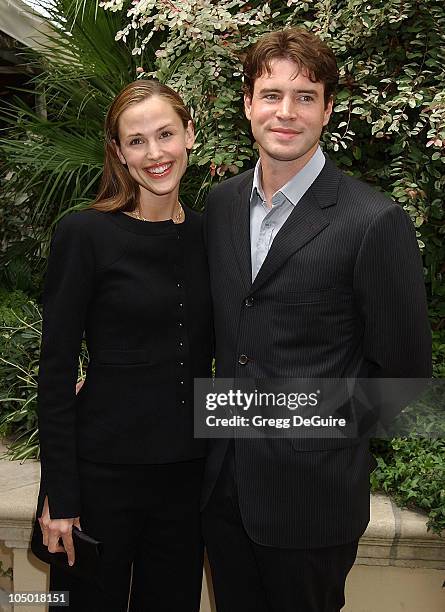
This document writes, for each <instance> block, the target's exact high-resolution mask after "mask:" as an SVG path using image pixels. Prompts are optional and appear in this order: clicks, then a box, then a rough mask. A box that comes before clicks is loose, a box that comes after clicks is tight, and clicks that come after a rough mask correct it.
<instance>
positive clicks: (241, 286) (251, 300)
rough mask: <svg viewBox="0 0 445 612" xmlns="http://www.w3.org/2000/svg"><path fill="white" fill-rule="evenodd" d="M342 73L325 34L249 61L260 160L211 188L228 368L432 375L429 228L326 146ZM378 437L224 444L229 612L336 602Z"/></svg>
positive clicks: (219, 509) (213, 554) (221, 502)
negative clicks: (323, 139)
mask: <svg viewBox="0 0 445 612" xmlns="http://www.w3.org/2000/svg"><path fill="white" fill-rule="evenodd" d="M337 80H338V70H337V65H336V60H335V57H334V55H333V53H332V51H331V50H330V49H329V48H328V47H327V46H326V45H325V44H324V43H323V42H322V41H321V40H320V39H319V38H318V37H317V36H315V35H313V34H311V33H309V32H306V31H304V30H301V29H288V30H284V31H280V32H273V33H270V34H266V35H265V36H263V37H262V38H261V39H260V40H259V41H258V42H257V43H256V44H255V45H254V46H253V47H252V48H251V49H250V51H249V52H248V54H247V57H246V60H245V65H244V89H245V95H244V103H245V113H246V116H247V118H248V119H249V120H250V122H251V128H252V133H253V136H254V138H255V140H256V142H257V144H258V149H259V155H260V157H259V161H258V163H257V165H256V167H255V169H254V170H250V171H247V172H245V173H243V174H241V175H239V176H236V177H234V178H231V179H230V180H228V181H225V182H224V183H222V184H221V185H218V186H217V187H216V188H215V189H213V191H212V192H211V194H210V196H209V198H208V204H207V210H206V234H207V242H208V251H209V265H210V273H211V284H212V294H213V303H214V316H215V334H216V368H217V370H216V375H217V377H227V378H247V377H252V378H255V379H274V378H280V377H287V378H289V377H295V378H343V377H372V378H386V377H392V378H404V377H406V378H408V377H429V376H430V375H431V346H430V345H431V339H430V331H429V327H428V321H427V310H426V302H425V290H424V284H423V275H422V267H421V261H420V255H419V252H418V247H417V242H416V238H415V232H414V229H413V226H412V224H411V221H410V219H409V218H408V216H407V215H406V214H405V212H404V211H403V210H402V208H401V207H400V206H398V205H397V204H395V203H393V202H392V201H391V200H389V199H388V198H386V197H385V196H384V195H382V194H381V193H378V192H376V191H374V190H373V189H371V188H370V187H368V186H367V185H365V184H364V183H361V182H359V181H357V180H355V179H353V178H351V177H349V176H347V175H345V174H343V173H342V172H341V171H339V170H338V169H337V168H336V167H335V165H334V164H333V163H332V162H331V161H330V160H329V159H328V158H327V157H325V156H324V155H323V153H322V152H321V150H320V147H319V139H320V135H321V132H322V130H323V128H324V126H326V125H327V124H328V121H329V118H330V116H331V113H332V106H333V96H334V90H335V86H336V84H337ZM372 469H373V463H372V459H371V455H370V453H369V449H368V444H367V442H366V441H363V440H360V439H346V438H343V439H340V438H337V439H335V438H333V439H311V440H308V439H306V440H302V439H300V440H298V439H293V440H288V439H279V440H277V439H257V440H253V439H238V438H235V439H234V440H232V441H230V442H229V440H219V441H216V442H214V443H213V444H212V448H211V452H210V456H209V459H208V466H207V476H206V485H205V490H204V502H203V503H204V509H203V529H204V537H205V540H206V545H207V551H208V556H209V560H210V564H211V568H212V575H213V586H214V590H215V596H216V602H217V609H218V612H337V611H339V610H340V609H341V608H342V606H343V605H344V584H345V579H346V576H347V574H348V572H349V570H350V569H351V567H352V565H353V563H354V560H355V557H356V551H357V544H358V539H359V537H360V536H361V535H362V533H363V532H364V530H365V528H366V526H367V524H368V521H369V473H370V471H371V470H372Z"/></svg>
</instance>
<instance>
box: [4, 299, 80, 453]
mask: <svg viewBox="0 0 445 612" xmlns="http://www.w3.org/2000/svg"><path fill="white" fill-rule="evenodd" d="M41 337H42V316H41V312H40V310H39V307H38V306H37V305H36V303H35V302H33V301H31V300H29V299H28V298H27V297H26V296H25V295H24V294H23V293H22V292H20V291H15V292H13V293H7V292H5V291H4V290H3V291H1V290H0V437H5V438H8V439H9V442H8V454H9V456H10V457H11V459H20V460H24V459H29V458H32V457H34V458H35V457H38V456H39V440H38V429H37V410H36V409H37V376H38V363H39V352H40V343H41ZM86 363H87V354H86V350H85V349H84V350H83V351H82V353H81V355H80V358H79V369H80V372H79V375H80V378H81V379H82V378H83V377H84V372H85V367H86Z"/></svg>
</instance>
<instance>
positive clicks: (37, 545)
mask: <svg viewBox="0 0 445 612" xmlns="http://www.w3.org/2000/svg"><path fill="white" fill-rule="evenodd" d="M72 535H73V544H74V552H75V560H74V565H72V566H70V565H68V557H67V555H66V553H62V552H58V553H50V552H49V551H48V547H47V546H45V545H44V544H43V534H42V530H41V529H40V524H39V521H38V520H37V519H36V521H35V523H34V529H33V532H32V537H31V550H32V552H33V553H34V554H35V556H36V557H37V558H38V559H40V560H41V561H43V562H44V563H49V564H50V565H53V566H57V567H59V568H60V569H63V570H64V571H66V572H67V573H68V574H70V575H72V576H75V577H76V578H79V579H81V580H86V581H87V582H90V583H93V584H94V585H95V586H100V583H99V575H100V573H99V568H100V555H101V549H102V544H101V543H100V542H98V541H97V540H95V539H94V538H91V537H90V536H89V535H87V534H86V533H84V532H83V531H81V530H80V529H78V528H77V527H73V532H72Z"/></svg>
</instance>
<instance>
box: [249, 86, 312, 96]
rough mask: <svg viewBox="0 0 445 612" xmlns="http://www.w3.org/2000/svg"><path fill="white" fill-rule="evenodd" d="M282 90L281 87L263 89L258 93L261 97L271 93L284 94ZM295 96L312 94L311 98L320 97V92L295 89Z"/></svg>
mask: <svg viewBox="0 0 445 612" xmlns="http://www.w3.org/2000/svg"><path fill="white" fill-rule="evenodd" d="M282 91H283V90H282V89H280V88H279V87H263V89H260V91H259V92H258V93H259V94H261V95H264V94H270V93H282ZM293 93H294V94H310V95H311V96H318V91H316V90H315V89H294V90H293Z"/></svg>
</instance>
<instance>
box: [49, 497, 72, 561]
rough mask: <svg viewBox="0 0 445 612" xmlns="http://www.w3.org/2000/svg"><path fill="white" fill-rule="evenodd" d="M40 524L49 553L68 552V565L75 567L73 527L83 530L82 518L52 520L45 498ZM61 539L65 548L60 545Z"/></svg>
mask: <svg viewBox="0 0 445 612" xmlns="http://www.w3.org/2000/svg"><path fill="white" fill-rule="evenodd" d="M39 524H40V529H41V530H42V534H43V543H44V545H45V546H48V551H49V552H51V553H55V552H66V554H67V556H68V564H69V565H74V561H75V555H74V545H73V536H72V533H71V532H72V529H73V525H75V526H76V527H78V528H79V529H80V528H81V527H80V517H78V516H77V517H75V518H63V519H52V518H51V516H50V514H49V505H48V497H45V502H44V504H43V511H42V516H41V517H40V518H39ZM59 538H62V542H63V546H61V545H60V544H59Z"/></svg>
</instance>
